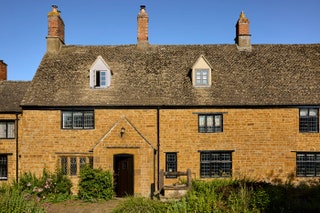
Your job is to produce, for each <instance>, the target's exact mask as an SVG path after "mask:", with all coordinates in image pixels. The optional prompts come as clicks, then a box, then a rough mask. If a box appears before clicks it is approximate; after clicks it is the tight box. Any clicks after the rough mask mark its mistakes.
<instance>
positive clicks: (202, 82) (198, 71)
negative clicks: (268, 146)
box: [194, 68, 210, 87]
mask: <svg viewBox="0 0 320 213" xmlns="http://www.w3.org/2000/svg"><path fill="white" fill-rule="evenodd" d="M194 72H195V86H196V87H207V86H210V84H209V80H210V78H209V75H210V69H209V68H195V69H194ZM204 73H206V75H204Z"/></svg>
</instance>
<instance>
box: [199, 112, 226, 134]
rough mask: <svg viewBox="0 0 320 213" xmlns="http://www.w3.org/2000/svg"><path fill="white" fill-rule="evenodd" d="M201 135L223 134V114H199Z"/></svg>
mask: <svg viewBox="0 0 320 213" xmlns="http://www.w3.org/2000/svg"><path fill="white" fill-rule="evenodd" d="M198 132H199V133H217V132H223V113H206V114H205V113H201V114H198Z"/></svg>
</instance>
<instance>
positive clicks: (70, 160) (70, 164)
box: [60, 156, 93, 176]
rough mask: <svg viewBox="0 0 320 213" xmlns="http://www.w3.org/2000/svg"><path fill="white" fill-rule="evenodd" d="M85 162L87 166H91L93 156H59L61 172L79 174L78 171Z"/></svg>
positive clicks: (72, 174)
mask: <svg viewBox="0 0 320 213" xmlns="http://www.w3.org/2000/svg"><path fill="white" fill-rule="evenodd" d="M87 162H89V164H88V166H89V167H90V168H93V157H65V156H64V157H60V163H61V164H60V165H61V171H62V174H64V175H71V176H76V175H79V172H78V171H81V169H82V168H83V167H84V166H85V165H86V163H87Z"/></svg>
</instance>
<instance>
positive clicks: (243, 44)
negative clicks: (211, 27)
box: [235, 11, 251, 50]
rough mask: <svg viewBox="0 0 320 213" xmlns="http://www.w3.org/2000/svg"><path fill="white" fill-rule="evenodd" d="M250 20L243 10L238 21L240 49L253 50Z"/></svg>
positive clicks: (237, 40) (237, 39) (237, 29)
mask: <svg viewBox="0 0 320 213" xmlns="http://www.w3.org/2000/svg"><path fill="white" fill-rule="evenodd" d="M249 25H250V21H249V19H248V18H247V17H246V16H245V14H244V12H243V11H242V12H241V14H240V17H239V19H238V22H237V24H236V38H235V41H236V44H237V46H238V48H239V50H251V42H250V37H251V35H250V33H249Z"/></svg>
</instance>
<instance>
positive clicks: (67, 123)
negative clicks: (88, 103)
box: [62, 111, 94, 129]
mask: <svg viewBox="0 0 320 213" xmlns="http://www.w3.org/2000/svg"><path fill="white" fill-rule="evenodd" d="M62 128H63V129H93V128H94V113H93V111H63V112H62Z"/></svg>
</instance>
